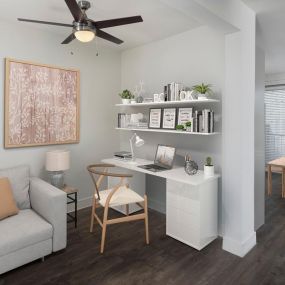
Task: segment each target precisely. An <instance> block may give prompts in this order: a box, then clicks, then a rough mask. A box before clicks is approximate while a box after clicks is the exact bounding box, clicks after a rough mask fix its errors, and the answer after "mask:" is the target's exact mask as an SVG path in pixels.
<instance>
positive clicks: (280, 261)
mask: <svg viewBox="0 0 285 285" xmlns="http://www.w3.org/2000/svg"><path fill="white" fill-rule="evenodd" d="M280 179H281V178H280V175H277V174H273V193H272V196H270V197H266V223H265V225H264V226H262V227H261V229H260V230H258V232H257V241H258V244H257V246H256V247H255V248H254V249H253V250H252V251H251V252H250V253H249V254H248V255H247V256H246V257H245V258H239V257H236V256H234V255H232V254H230V253H228V252H226V251H223V250H222V239H220V238H219V239H217V240H215V241H214V242H213V243H211V244H210V245H208V246H207V247H206V248H204V249H203V250H202V251H200V252H199V251H197V250H195V249H193V248H191V247H189V246H187V245H184V244H183V243H180V242H179V241H176V240H174V239H172V238H170V237H167V236H166V234H165V216H164V215H163V214H160V213H157V212H155V211H152V210H150V211H149V229H150V245H146V244H145V232H144V231H145V229H144V221H134V222H131V223H126V224H115V225H110V226H108V228H107V236H106V247H105V252H104V254H103V255H101V254H100V253H99V249H100V240H101V228H100V227H99V226H98V224H95V225H94V232H93V233H90V232H89V224H90V213H91V208H88V209H83V210H81V211H79V214H78V227H77V229H75V228H74V227H73V225H72V224H69V225H68V246H67V248H66V249H65V250H63V251H61V252H59V253H56V254H52V255H50V256H48V257H46V259H45V262H40V261H35V262H33V263H30V264H27V265H25V266H22V267H20V268H18V269H15V270H12V271H10V272H8V273H6V274H3V275H2V276H0V285H31V284H36V285H49V284H53V285H61V284H62V285H81V284H82V285H89V284H90V285H109V284H110V285H125V284H128V285H132V284H134V285H139V284H144V285H148V284H155V285H160V284H163V285H165V284H167V285H184V284H185V285H192V284H195V285H206V284H207V285H208V284H211V285H223V284H224V285H230V284H234V285H236V284H248V285H255V284H257V285H262V284H264V285H265V284H285V270H284V268H285V250H284V248H285V199H282V198H281V180H280ZM101 214H102V212H101ZM119 215H120V214H118V213H116V212H115V211H111V213H110V216H111V217H118V216H119Z"/></svg>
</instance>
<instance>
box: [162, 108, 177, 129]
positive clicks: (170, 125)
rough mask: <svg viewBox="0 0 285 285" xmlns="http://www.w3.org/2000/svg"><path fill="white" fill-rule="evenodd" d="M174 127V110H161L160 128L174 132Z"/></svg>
mask: <svg viewBox="0 0 285 285" xmlns="http://www.w3.org/2000/svg"><path fill="white" fill-rule="evenodd" d="M175 127H176V108H165V109H163V117H162V128H163V129H170V130H175Z"/></svg>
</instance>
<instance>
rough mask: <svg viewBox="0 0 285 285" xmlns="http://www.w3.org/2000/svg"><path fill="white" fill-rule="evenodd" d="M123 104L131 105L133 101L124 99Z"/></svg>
mask: <svg viewBox="0 0 285 285" xmlns="http://www.w3.org/2000/svg"><path fill="white" fill-rule="evenodd" d="M122 103H123V104H130V103H131V100H130V99H123V98H122Z"/></svg>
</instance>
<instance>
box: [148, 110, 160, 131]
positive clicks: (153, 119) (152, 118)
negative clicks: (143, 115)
mask: <svg viewBox="0 0 285 285" xmlns="http://www.w3.org/2000/svg"><path fill="white" fill-rule="evenodd" d="M161 114H162V109H149V122H148V127H149V129H160V127H161Z"/></svg>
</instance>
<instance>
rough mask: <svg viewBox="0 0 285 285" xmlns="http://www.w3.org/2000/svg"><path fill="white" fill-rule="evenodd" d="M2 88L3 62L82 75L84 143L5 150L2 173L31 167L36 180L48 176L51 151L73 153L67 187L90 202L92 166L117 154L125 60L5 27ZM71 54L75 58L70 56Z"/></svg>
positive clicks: (1, 29) (0, 29)
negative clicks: (27, 63)
mask: <svg viewBox="0 0 285 285" xmlns="http://www.w3.org/2000/svg"><path fill="white" fill-rule="evenodd" d="M0 33H1V47H0V58H1V61H2V68H0V78H1V83H0V85H1V86H2V87H3V86H4V58H5V57H10V58H15V59H21V60H27V61H34V62H39V63H44V64H51V65H57V66H62V67H71V68H76V69H79V70H80V76H81V94H80V95H81V96H80V97H81V99H80V101H81V106H80V107H81V108H80V109H81V114H80V127H81V128H80V143H79V144H73V145H64V146H49V147H29V148H19V149H4V148H3V144H2V147H1V148H0V168H5V167H9V166H14V165H18V164H29V165H30V166H31V171H32V174H33V175H41V176H44V174H45V171H44V155H45V152H46V151H47V150H50V149H55V148H66V149H69V150H70V151H71V169H70V170H69V171H67V174H66V182H67V183H68V184H70V185H73V186H75V187H78V189H79V190H80V192H79V199H80V200H82V201H81V203H80V205H81V206H83V205H85V203H88V202H89V201H88V200H86V198H87V197H90V196H91V190H93V188H92V187H93V186H92V184H91V179H90V177H89V175H88V173H87V171H86V166H87V165H88V164H90V163H94V162H98V161H99V160H100V158H103V157H109V156H110V155H111V154H112V151H113V150H114V149H116V148H118V146H117V144H118V140H117V133H116V132H115V131H114V124H115V123H116V119H117V115H116V112H115V109H114V104H113V103H110V102H114V101H115V98H116V96H117V93H118V91H119V89H120V61H121V59H120V54H119V53H117V52H114V51H111V50H108V49H104V50H102V51H101V53H100V55H99V56H98V57H96V50H95V48H94V45H93V44H94V43H93V44H80V43H77V42H76V41H74V42H73V43H72V44H70V45H67V46H64V45H61V44H60V43H61V41H62V40H63V39H62V36H58V35H55V34H49V33H47V32H43V31H41V30H38V29H36V28H34V27H33V26H32V25H24V24H15V25H14V24H8V23H6V22H5V23H1V25H0ZM71 52H73V53H74V54H73V55H71ZM3 118H4V114H3V104H1V108H0V141H1V142H3V141H4V138H3V135H4V130H3V125H4V122H3Z"/></svg>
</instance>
